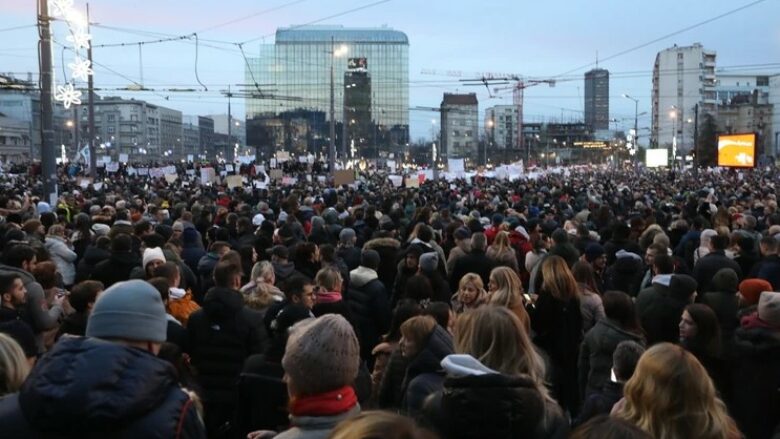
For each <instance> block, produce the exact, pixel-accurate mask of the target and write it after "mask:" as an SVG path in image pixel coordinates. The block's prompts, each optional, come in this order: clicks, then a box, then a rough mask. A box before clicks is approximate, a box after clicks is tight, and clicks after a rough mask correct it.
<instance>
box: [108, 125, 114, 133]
mask: <svg viewBox="0 0 780 439" xmlns="http://www.w3.org/2000/svg"><path fill="white" fill-rule="evenodd" d="M106 132H107V133H108V134H114V127H107V128H106Z"/></svg>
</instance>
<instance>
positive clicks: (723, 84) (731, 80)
mask: <svg viewBox="0 0 780 439" xmlns="http://www.w3.org/2000/svg"><path fill="white" fill-rule="evenodd" d="M754 92H757V96H756V99H757V103H758V104H767V103H769V75H757V74H750V73H718V79H717V85H716V86H715V95H716V99H717V100H718V103H719V104H721V105H728V104H729V103H730V102H731V100H732V99H734V98H736V97H737V96H753V95H754V94H756V93H754Z"/></svg>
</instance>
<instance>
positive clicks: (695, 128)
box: [693, 104, 699, 176]
mask: <svg viewBox="0 0 780 439" xmlns="http://www.w3.org/2000/svg"><path fill="white" fill-rule="evenodd" d="M693 114H694V116H693V175H695V176H698V175H699V104H696V105H694V106H693Z"/></svg>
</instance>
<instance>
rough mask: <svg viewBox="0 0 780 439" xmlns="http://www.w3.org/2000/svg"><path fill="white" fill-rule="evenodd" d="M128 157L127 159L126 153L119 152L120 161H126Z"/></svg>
mask: <svg viewBox="0 0 780 439" xmlns="http://www.w3.org/2000/svg"><path fill="white" fill-rule="evenodd" d="M128 159H129V157H128V156H127V154H119V161H120V162H121V163H127V160H128Z"/></svg>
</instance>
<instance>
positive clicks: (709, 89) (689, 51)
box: [651, 43, 718, 152]
mask: <svg viewBox="0 0 780 439" xmlns="http://www.w3.org/2000/svg"><path fill="white" fill-rule="evenodd" d="M715 58H716V53H715V51H712V50H707V49H705V48H704V47H703V46H702V45H701V44H699V43H696V44H694V45H692V46H686V47H679V46H677V45H675V46H673V47H670V48H669V49H665V50H662V51H661V52H658V55H656V58H655V65H654V66H653V95H652V104H653V115H652V134H651V142H654V143H655V144H656V145H658V147H660V148H671V147H672V143H673V142H674V140H676V142H677V149H678V150H679V151H681V152H687V151H689V150H690V149H691V148H692V146H693V124H692V122H693V120H694V119H695V115H694V113H695V107H696V105H697V104H698V106H699V117H700V119H701V115H702V114H703V113H710V114H713V115H715V114H716V112H717V104H718V101H717V96H716V85H717V78H716V76H715Z"/></svg>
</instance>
